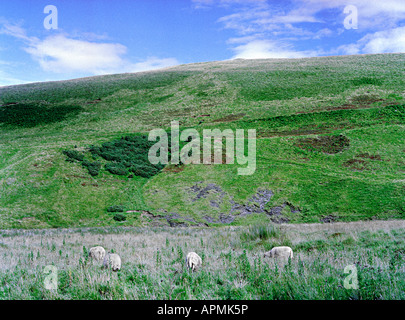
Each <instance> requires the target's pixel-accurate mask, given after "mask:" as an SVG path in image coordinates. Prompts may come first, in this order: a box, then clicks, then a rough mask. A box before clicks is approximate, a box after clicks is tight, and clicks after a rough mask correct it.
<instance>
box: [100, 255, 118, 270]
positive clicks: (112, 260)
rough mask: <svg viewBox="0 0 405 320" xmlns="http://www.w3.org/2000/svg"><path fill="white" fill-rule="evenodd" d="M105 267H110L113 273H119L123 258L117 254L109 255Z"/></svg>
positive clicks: (106, 257)
mask: <svg viewBox="0 0 405 320" xmlns="http://www.w3.org/2000/svg"><path fill="white" fill-rule="evenodd" d="M103 264H104V267H106V268H108V267H110V268H111V269H112V270H113V271H118V270H120V269H121V258H120V256H119V255H118V254H116V253H109V254H107V255H106V256H105V258H104V262H103Z"/></svg>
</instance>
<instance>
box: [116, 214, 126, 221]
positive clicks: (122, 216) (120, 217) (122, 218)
mask: <svg viewBox="0 0 405 320" xmlns="http://www.w3.org/2000/svg"><path fill="white" fill-rule="evenodd" d="M113 219H114V220H115V221H125V220H127V217H126V215H125V214H123V213H116V214H115V215H114V217H113Z"/></svg>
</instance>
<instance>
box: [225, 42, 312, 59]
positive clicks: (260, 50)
mask: <svg viewBox="0 0 405 320" xmlns="http://www.w3.org/2000/svg"><path fill="white" fill-rule="evenodd" d="M233 50H234V51H235V53H236V55H235V56H234V57H233V59H238V58H241V59H270V58H274V59H277V58H304V57H310V56H314V55H317V52H314V51H311V52H309V51H294V50H292V49H290V48H289V46H288V45H286V44H282V43H280V42H277V41H271V40H254V41H251V42H248V43H246V44H243V45H239V46H237V47H236V48H234V49H233Z"/></svg>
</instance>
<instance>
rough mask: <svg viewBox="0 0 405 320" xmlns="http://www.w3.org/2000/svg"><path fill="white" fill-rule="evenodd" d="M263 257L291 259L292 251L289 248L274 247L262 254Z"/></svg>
mask: <svg viewBox="0 0 405 320" xmlns="http://www.w3.org/2000/svg"><path fill="white" fill-rule="evenodd" d="M264 257H270V258H274V257H282V258H287V259H288V258H291V259H292V258H293V251H292V249H291V248H290V247H274V248H273V249H271V250H270V251H267V252H265V253H264Z"/></svg>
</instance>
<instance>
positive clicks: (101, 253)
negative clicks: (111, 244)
mask: <svg viewBox="0 0 405 320" xmlns="http://www.w3.org/2000/svg"><path fill="white" fill-rule="evenodd" d="M89 257H90V258H93V259H94V260H96V261H100V260H103V259H104V257H105V250H104V248H103V247H100V246H97V247H92V248H90V250H89Z"/></svg>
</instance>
